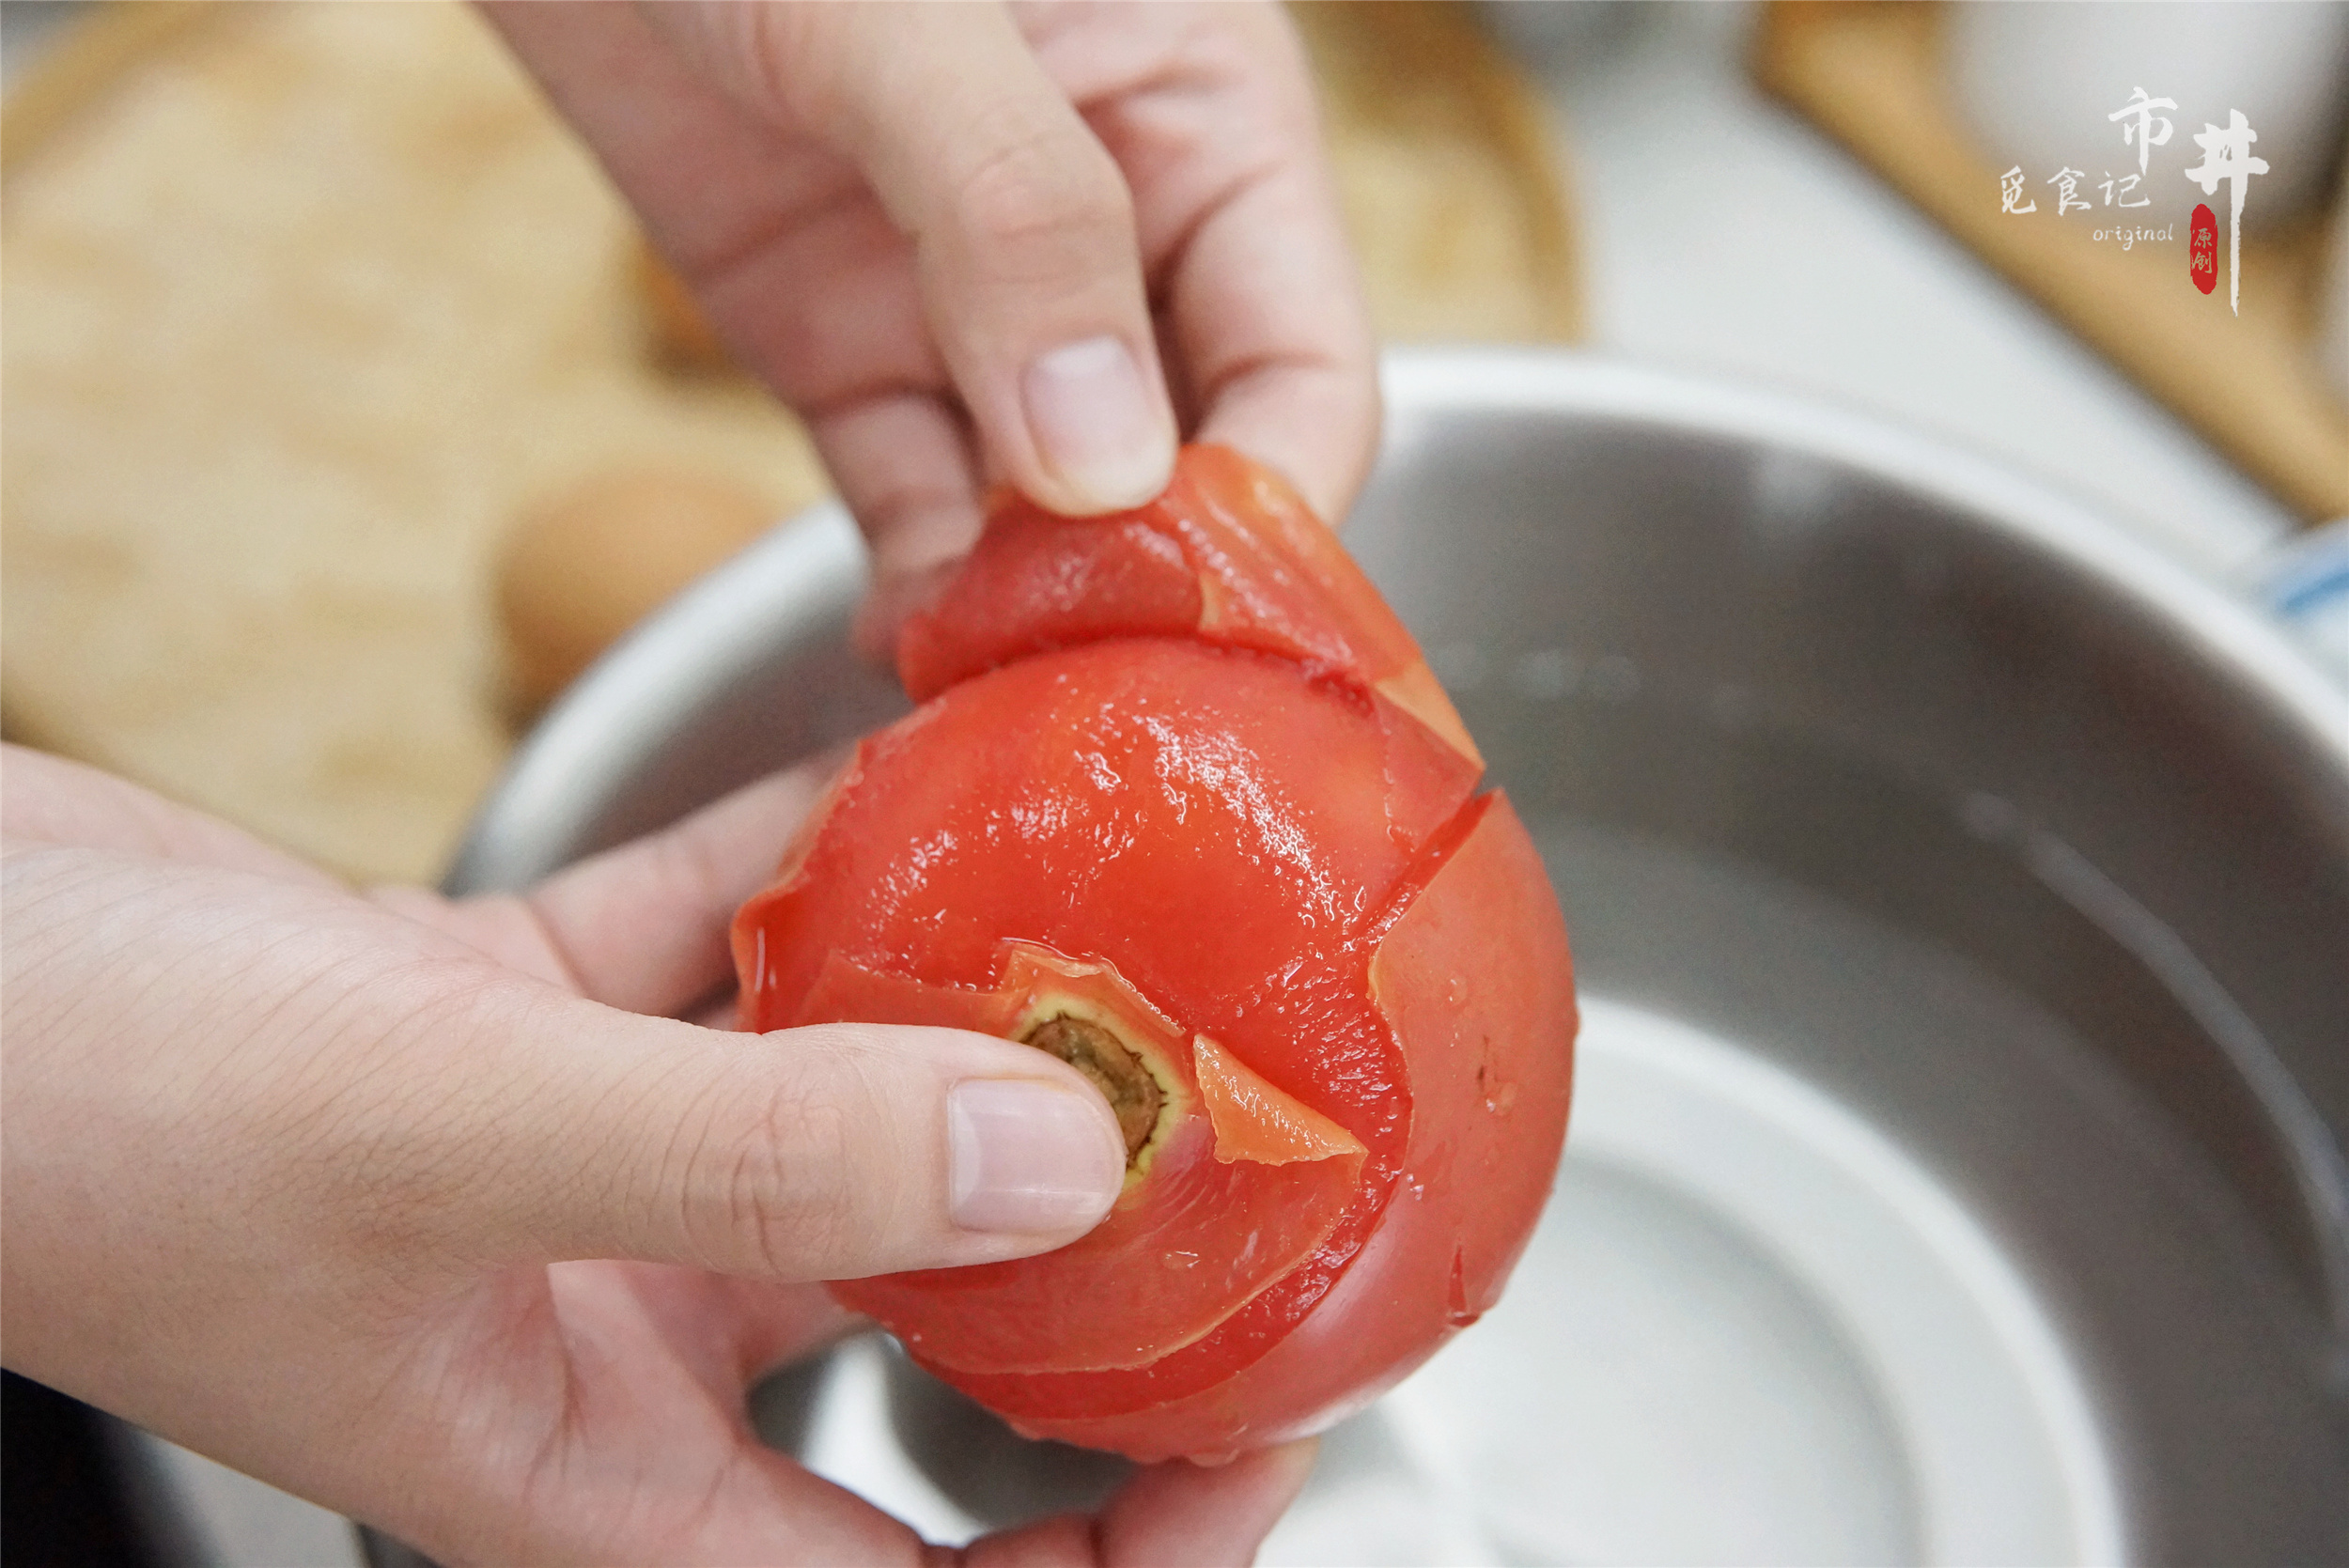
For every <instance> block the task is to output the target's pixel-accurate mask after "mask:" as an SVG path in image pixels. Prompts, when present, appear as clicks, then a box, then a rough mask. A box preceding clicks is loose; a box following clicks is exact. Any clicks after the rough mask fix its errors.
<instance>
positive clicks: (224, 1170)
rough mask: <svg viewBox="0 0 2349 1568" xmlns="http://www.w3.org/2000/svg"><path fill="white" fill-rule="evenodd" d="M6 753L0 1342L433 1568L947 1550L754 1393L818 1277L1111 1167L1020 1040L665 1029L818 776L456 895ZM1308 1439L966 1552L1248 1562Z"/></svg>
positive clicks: (1056, 1559) (995, 1243)
mask: <svg viewBox="0 0 2349 1568" xmlns="http://www.w3.org/2000/svg"><path fill="white" fill-rule="evenodd" d="M5 768H6V784H7V788H6V793H5V797H0V807H4V811H5V815H4V816H0V839H4V840H5V843H4V845H0V850H4V854H0V876H4V878H5V880H4V882H0V886H4V887H5V895H6V933H5V943H4V944H0V956H4V957H5V978H4V981H0V983H4V984H5V1000H6V1017H5V1034H4V1035H0V1038H4V1039H5V1043H6V1050H7V1060H6V1065H5V1072H6V1078H7V1084H8V1093H7V1097H6V1101H5V1105H4V1106H0V1113H4V1114H5V1129H4V1132H0V1140H4V1141H0V1149H4V1150H5V1182H6V1188H7V1192H8V1224H7V1228H6V1231H5V1233H4V1239H5V1247H0V1290H4V1291H5V1293H6V1296H7V1300H8V1314H7V1323H6V1334H7V1338H6V1343H5V1358H6V1360H7V1364H8V1366H10V1367H12V1368H14V1369H16V1370H18V1371H21V1372H23V1373H24V1374H27V1375H30V1376H33V1377H36V1378H39V1380H41V1381H43V1382H45V1383H49V1384H51V1385H53V1386H54V1387H56V1388H59V1389H64V1390H66V1391H68V1392H70V1393H72V1394H75V1395H77V1396H79V1397H81V1398H83V1399H86V1400H89V1401H91V1402H92V1403H94V1404H97V1405H102V1406H105V1407H106V1408H109V1409H112V1410H115V1411H117V1412H118V1413H120V1414H122V1415H124V1416H127V1417H129V1418H130V1419H132V1420H133V1421H139V1422H141V1423H142V1424H144V1425H147V1426H148V1427H150V1428H151V1429H153V1430H155V1431H157V1432H160V1433H162V1434H163V1435H165V1436H170V1437H173V1438H175V1439H177V1440H178V1441H180V1442H183V1443H186V1444H188V1445H190V1446H191V1447H194V1448H196V1449H198V1450H201V1451H202V1452H207V1453H210V1454H212V1455H214V1456H216V1457H218V1458H220V1459H223V1460H225V1461H226V1462H227V1463H229V1464H232V1465H235V1466H237V1467H240V1468H241V1469H245V1470H247V1471H250V1472H251V1473H253V1474H255V1475H257V1476H260V1477H263V1478H265V1479H267V1480H270V1481H272V1482H274V1483H277V1484H279V1485H282V1486H285V1487H288V1488H289V1489H290V1490H293V1491H295V1492H298V1493H301V1494H303V1495H304V1496H306V1497H309V1498H315V1499H317V1500H318V1501H319V1502H321V1503H324V1504H326V1505H327V1506H329V1507H333V1508H336V1509H339V1510H342V1511H343V1512H345V1513H348V1514H352V1515H353V1516H355V1517H358V1518H361V1519H364V1520H366V1521H368V1522H369V1523H373V1524H377V1525H380V1526H381V1527H383V1528H385V1529H389V1530H391V1531H392V1532H394V1533H395V1534H397V1535H398V1536H400V1537H402V1538H403V1539H406V1540H409V1541H411V1542H412V1543H414V1544H415V1545H419V1546H421V1547H423V1548H424V1549H426V1550H427V1551H428V1552H431V1553H432V1554H434V1555H435V1556H437V1557H440V1558H442V1559H443V1560H447V1561H451V1562H463V1561H493V1562H500V1563H521V1562H533V1561H552V1560H596V1561H607V1562H617V1561H630V1562H656V1561H657V1562H664V1563H666V1562H677V1563H683V1562H692V1561H708V1562H726V1563H753V1562H818V1561H821V1562H835V1561H854V1562H860V1563H863V1562H873V1563H884V1562H906V1563H915V1562H926V1561H932V1560H934V1559H933V1558H932V1556H931V1555H930V1554H928V1553H927V1552H926V1549H925V1547H924V1546H923V1545H922V1544H921V1542H920V1541H919V1540H918V1539H916V1537H915V1536H914V1535H913V1534H912V1532H911V1531H910V1530H908V1529H906V1528H905V1527H904V1526H902V1525H900V1524H898V1523H896V1522H895V1521H894V1520H891V1519H889V1518H887V1517H885V1516H883V1515H882V1514H879V1513H877V1512H875V1511H874V1510H873V1509H871V1508H869V1507H867V1506H866V1505H865V1504H864V1503H863V1502H861V1501H860V1500H858V1499H857V1498H853V1497H851V1496H849V1495H848V1494H847V1493H845V1492H843V1491H841V1490H839V1489H838V1488H836V1487H834V1486H832V1485H831V1484H829V1483H825V1482H822V1481H819V1480H817V1479H816V1478H815V1477H813V1476H810V1475H809V1474H807V1473H806V1472H805V1471H803V1470H801V1468H799V1467H797V1466H795V1465H793V1464H792V1463H791V1462H790V1461H788V1460H787V1459H786V1458H784V1457H783V1456H781V1455H779V1454H775V1453H771V1452H768V1451H766V1450H764V1449H762V1448H760V1447H759V1446H758V1445H757V1444H756V1442H755V1441H754V1438H753V1437H752V1435H751V1433H750V1431H749V1428H748V1426H747V1424H746V1421H745V1418H744V1414H743V1402H742V1395H743V1390H744V1389H745V1388H746V1387H747V1386H748V1385H749V1383H750V1382H752V1381H753V1380H754V1379H755V1378H757V1377H758V1376H759V1375H760V1374H763V1373H765V1372H766V1371H768V1370H770V1369H771V1368H772V1367H774V1366H776V1365H778V1364H781V1363H782V1362H784V1361H786V1360H788V1359H790V1358H794V1357H797V1356H799V1355H801V1354H803V1353H805V1352H806V1351H807V1350H809V1349H810V1348H811V1347H813V1346H816V1345H818V1344H820V1343H824V1342H825V1341H826V1340H827V1339H829V1338H830V1337H832V1336H833V1335H836V1334H838V1333H839V1332H841V1331H842V1329H843V1327H845V1325H846V1319H845V1318H844V1315H843V1314H842V1313H841V1312H840V1311H839V1310H838V1309H837V1308H836V1307H834V1306H833V1305H832V1302H831V1300H830V1299H829V1297H828V1296H826V1295H825V1294H824V1292H823V1291H822V1290H821V1289H820V1288H819V1287H817V1286H816V1285H814V1284H812V1283H810V1281H817V1280H823V1279H831V1278H840V1277H848V1276H854V1275H859V1274H864V1273H872V1272H879V1271H884V1270H890V1269H899V1268H907V1267H922V1266H930V1265H949V1264H957V1263H968V1262H975V1261H979V1260H983V1259H989V1258H1003V1257H1013V1256H1019V1255H1022V1254H1026V1253H1031V1252H1036V1251H1041V1250H1046V1249H1048V1248H1050V1247H1054V1246H1058V1245H1060V1244H1062V1243H1064V1242H1066V1241H1067V1240H1069V1239H1071V1238H1072V1237H1074V1236H1076V1235H1077V1234H1081V1232H1083V1231H1084V1230H1086V1229H1087V1228H1089V1227H1090V1226H1091V1225H1092V1224H1093V1223H1094V1222H1095V1220H1097V1219H1098V1218H1099V1217H1100V1215H1101V1214H1102V1213H1104V1212H1105V1211H1106V1209H1107V1207H1108V1205H1109V1203H1110V1202H1111V1201H1112V1198H1113V1197H1114V1195H1115V1191H1116V1188H1117V1185H1118V1182H1119V1180H1120V1178H1121V1176H1122V1174H1123V1167H1124V1145H1123V1143H1122V1141H1120V1139H1119V1137H1118V1134H1117V1130H1116V1125H1115V1123H1114V1122H1113V1121H1112V1119H1111V1116H1110V1114H1109V1110H1108V1108H1107V1106H1106V1105H1105V1104H1104V1103H1103V1102H1102V1100H1101V1098H1100V1097H1099V1095H1098V1094H1096V1093H1095V1092H1094V1091H1093V1090H1092V1089H1091V1088H1090V1087H1089V1086H1088V1085H1087V1084H1086V1083H1085V1082H1084V1080H1083V1079H1081V1078H1079V1077H1078V1076H1077V1074H1076V1073H1075V1072H1074V1071H1073V1070H1072V1069H1070V1068H1067V1067H1066V1066H1064V1065H1063V1064H1062V1063H1059V1062H1058V1061H1056V1060H1054V1059H1053V1058H1051V1057H1049V1056H1047V1055H1045V1054H1044V1053H1042V1052H1040V1051H1035V1050H1032V1049H1030V1048H1026V1047H1022V1046H1018V1045H1014V1044H1011V1043H1009V1042H1007V1041H1003V1040H995V1039H990V1038H988V1037H986V1036H984V1035H978V1034H968V1033H962V1032H957V1031H952V1030H941V1029H899V1028H879V1027H863V1026H856V1027H850V1026H841V1027H833V1028H826V1029H805V1030H788V1031H784V1032H779V1033H774V1034H769V1035H765V1036H758V1037H752V1036H746V1035H741V1034H735V1033H729V1032H723V1031H721V1030H717V1029H708V1028H702V1027H698V1026H696V1025H695V1024H692V1023H689V1022H683V1021H679V1020H678V1019H677V1017H672V1016H664V1015H676V1014H678V1013H680V1012H685V1011H687V1010H689V1009H691V1008H692V1006H693V1005H694V1004H696V1003H703V1004H707V1003H708V1002H709V1001H710V1000H711V999H712V998H713V996H715V995H717V994H718V993H720V992H721V991H723V987H724V986H725V983H726V976H727V974H728V972H729V970H728V963H727V955H726V948H725V928H726V923H727V919H728V917H729V915H730V913H731V911H732V910H733V908H734V907H735V906H736V904H737V903H739V901H740V900H741V899H742V898H743V897H744V896H745V895H747V894H748V893H751V892H752V891H753V890H754V885H755V884H756V883H757V882H759V881H760V880H762V879H763V878H764V876H765V874H766V872H767V868H768V867H769V866H770V865H771V864H772V862H773V856H774V852H775V847H776V846H777V845H779V844H780V843H782V842H783V840H784V838H785V837H786V835H787V833H788V831H789V828H790V826H791V824H792V823H793V821H795V820H796V818H797V817H798V816H799V815H801V814H802V813H803V812H804V811H805V810H806V808H807V806H808V804H809V802H810V800H811V799H812V798H813V796H814V794H815V792H816V789H817V785H818V784H819V783H820V781H819V780H818V779H817V778H815V777H814V776H812V775H810V774H808V773H806V772H801V773H795V774H786V775H784V776H781V777H779V778H777V779H775V780H772V781H770V782H768V783H766V784H758V785H755V786H754V787H752V788H751V789H748V790H746V791H744V792H742V793H741V794H739V795H737V796H734V797H732V798H730V799H728V800H724V801H722V802H720V803H719V804H718V805H716V806H714V807H711V808H710V809H709V810H708V811H707V812H705V813H703V814H702V815H699V816H697V817H694V818H692V819H691V820H689V821H688V822H686V823H684V824H683V825H681V826H679V827H677V828H676V829H673V830H671V831H667V832H665V833H662V834H661V835H658V836H657V837H654V838H651V839H647V840H645V841H642V842H639V843H637V844H634V845H630V846H626V847H624V848H621V849H617V850H614V851H612V852H611V853H608V854H606V855H603V856H600V857H599V858H597V859H595V860H591V861H588V862H583V864H581V865H579V866H577V867H575V868H573V869H571V870H569V871H567V872H565V873H563V874H562V875H560V876H558V877H554V878H553V879H552V880H551V881H549V882H547V883H546V884H544V885H543V886H541V887H540V888H538V889H537V890H536V891H535V892H534V893H531V894H530V895H529V896H528V897H526V898H482V899H474V900H467V901H463V902H459V903H451V902H447V901H444V900H442V899H440V898H437V897H435V896H433V895H431V894H429V893H424V892H422V891H420V890H415V889H406V890H387V891H383V892H380V893H374V894H372V895H366V896H363V895H360V894H357V893H352V892H350V891H349V890H347V889H345V888H343V887H341V886H340V885H338V884H337V883H335V882H334V881H333V880H332V879H331V878H329V877H326V876H324V875H323V874H322V873H319V872H318V871H316V870H314V869H312V868H310V867H308V866H306V865H303V864H302V863H301V862H295V861H292V860H289V859H288V858H287V857H285V856H283V855H280V854H278V853H276V852H275V851H272V850H271V849H269V848H267V847H265V846H262V845H260V844H258V843H257V842H255V841H253V840H251V839H249V838H246V837H245V836H244V835H242V834H241V833H239V832H238V831H235V830H233V829H231V828H229V827H227V826H226V825H225V824H222V823H219V822H216V821H213V820H211V819H210V818H207V817H204V816H201V815H196V814H194V813H193V812H188V811H184V810H181V809H179V808H177V807H174V806H172V805H170V804H168V803H166V802H164V801H163V800H158V799H156V798H155V797H153V796H150V795H148V794H146V793H144V792H142V791H140V790H137V789H135V788H133V787H132V786H131V785H129V784H123V783H120V782H119V781H117V780H114V779H111V778H108V777H107V776H105V775H103V774H101V773H96V772H93V771H91V770H90V769H87V768H80V767H77V766H75V765H73V764H70V763H65V762H60V761H58V760H56V759H54V758H51V757H47V756H43V755H41V754H39V753H30V752H24V751H22V750H19V749H16V748H8V749H7V751H6V753H5ZM950 1126H951V1127H952V1132H951V1134H950V1131H949V1128H950ZM578 1260H614V1261H578ZM1309 1463H1310V1457H1309V1452H1308V1451H1307V1450H1306V1449H1304V1448H1296V1449H1287V1450H1277V1451H1271V1452H1264V1453H1260V1454H1256V1455H1252V1456H1250V1457H1248V1458H1245V1459H1242V1460H1239V1461H1237V1463H1235V1464H1233V1465H1231V1466H1229V1467H1224V1468H1222V1469H1218V1470H1204V1469H1196V1468H1193V1467H1190V1466H1188V1465H1182V1464H1175V1465H1170V1466H1160V1467H1156V1468H1154V1469H1151V1470H1146V1471H1144V1472H1143V1473H1142V1474H1141V1475H1140V1476H1139V1477H1137V1478H1136V1480H1135V1481H1134V1482H1133V1483H1131V1484H1130V1485H1129V1486H1128V1488H1127V1489H1126V1490H1125V1491H1124V1492H1123V1493H1122V1494H1121V1495H1120V1496H1119V1497H1118V1498H1116V1499H1114V1500H1113V1501H1112V1503H1111V1504H1110V1505H1109V1507H1108V1508H1107V1509H1106V1510H1105V1511H1104V1513H1103V1514H1102V1515H1101V1517H1100V1518H1099V1519H1098V1520H1096V1521H1081V1520H1075V1519H1062V1520H1057V1521H1050V1522H1047V1523H1044V1524H1039V1525H1035V1526H1033V1527H1030V1528H1029V1529H1024V1530H1020V1531H1017V1532H1014V1533H1011V1534H1007V1535H1004V1536H1000V1537H995V1538H990V1539H989V1540H988V1541H985V1542H981V1543H978V1544H976V1545H973V1546H972V1548H971V1549H970V1560H972V1561H974V1562H975V1561H985V1562H999V1561H1009V1560H1025V1561H1042V1562H1053V1563H1063V1562H1070V1563H1073V1562H1081V1561H1086V1560H1095V1559H1099V1560H1106V1561H1124V1562H1137V1561H1159V1562H1165V1561H1183V1562H1207V1561H1213V1560H1229V1561H1240V1560H1245V1559H1246V1558H1247V1557H1248V1556H1249V1555H1250V1554H1251V1553H1252V1551H1253V1549H1254V1547H1255V1545H1256V1542H1257V1541H1258V1539H1259V1538H1261V1536H1262V1535H1263V1534H1264V1532H1265V1531H1266V1530H1267V1529H1269V1528H1270V1526H1271V1524H1272V1522H1273V1520H1274V1519H1275V1518H1277V1517H1278V1515H1279V1514H1280V1512H1281V1510H1282V1508H1283V1507H1284V1506H1285V1505H1286V1503H1287V1502H1288V1500H1289V1498H1291V1497H1292V1496H1293V1495H1294V1494H1295V1491H1296V1489H1297V1487H1298V1486H1299V1484H1301V1483H1302V1481H1303V1477H1304V1471H1305V1468H1306V1467H1307V1466H1308V1465H1309Z"/></svg>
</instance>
